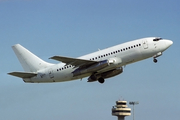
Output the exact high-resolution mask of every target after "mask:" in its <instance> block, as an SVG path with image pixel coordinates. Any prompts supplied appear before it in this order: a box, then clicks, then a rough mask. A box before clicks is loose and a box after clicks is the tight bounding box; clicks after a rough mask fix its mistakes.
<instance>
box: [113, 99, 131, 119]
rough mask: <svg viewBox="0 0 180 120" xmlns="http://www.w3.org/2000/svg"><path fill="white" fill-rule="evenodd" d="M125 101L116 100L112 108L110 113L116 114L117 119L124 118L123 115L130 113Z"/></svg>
mask: <svg viewBox="0 0 180 120" xmlns="http://www.w3.org/2000/svg"><path fill="white" fill-rule="evenodd" d="M126 104H127V101H116V105H115V106H113V108H112V115H114V116H117V117H118V120H124V117H126V116H130V115H131V108H127V107H128V106H127V105H126Z"/></svg>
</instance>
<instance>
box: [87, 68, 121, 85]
mask: <svg viewBox="0 0 180 120" xmlns="http://www.w3.org/2000/svg"><path fill="white" fill-rule="evenodd" d="M122 72H123V68H122V67H119V68H116V69H113V70H110V71H107V72H104V73H101V74H93V75H91V76H90V77H89V78H88V82H94V81H97V80H98V79H99V78H101V77H102V78H110V77H114V76H116V75H119V74H121V73H122Z"/></svg>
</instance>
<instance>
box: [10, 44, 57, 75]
mask: <svg viewBox="0 0 180 120" xmlns="http://www.w3.org/2000/svg"><path fill="white" fill-rule="evenodd" d="M12 49H13V50H14V52H15V54H16V56H17V58H18V59H19V62H20V63H21V65H22V67H23V69H24V71H26V72H36V71H38V70H40V69H43V68H46V67H48V66H51V65H54V64H51V63H47V62H45V61H43V60H42V59H40V58H39V57H37V56H36V55H34V54H33V53H31V52H30V51H29V50H27V49H26V48H24V47H23V46H21V45H20V44H16V45H14V46H12Z"/></svg>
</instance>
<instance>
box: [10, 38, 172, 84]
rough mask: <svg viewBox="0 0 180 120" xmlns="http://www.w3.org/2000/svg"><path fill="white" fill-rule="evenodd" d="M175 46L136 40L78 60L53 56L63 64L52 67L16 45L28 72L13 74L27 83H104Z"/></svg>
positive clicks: (161, 41) (156, 40) (166, 42)
mask: <svg viewBox="0 0 180 120" xmlns="http://www.w3.org/2000/svg"><path fill="white" fill-rule="evenodd" d="M172 44H173V41H171V40H167V39H163V38H160V37H147V38H142V39H137V40H133V41H130V42H126V43H123V44H119V45H116V46H113V47H109V48H106V49H103V50H99V51H96V52H93V53H90V54H87V55H84V56H81V57H78V58H72V57H64V56H53V57H50V58H49V59H54V60H57V61H60V63H58V64H52V63H48V62H45V61H43V60H42V59H40V58H39V57H37V56H36V55H34V54H33V53H31V52H30V51H29V50H27V49H26V48H24V47H23V46H21V45H20V44H16V45H14V46H12V49H13V50H14V52H15V54H16V56H17V58H18V59H19V61H20V63H21V65H22V67H23V69H24V71H25V72H10V73H8V74H9V75H13V76H16V77H20V78H22V79H23V81H24V82H26V83H50V82H65V81H71V80H76V79H82V78H85V77H88V82H94V81H98V82H99V83H104V82H105V79H107V78H111V77H114V76H116V75H119V74H121V73H122V72H123V66H126V65H128V64H131V63H134V62H138V61H141V60H144V59H147V58H151V57H152V58H153V61H154V62H155V63H157V59H156V58H157V57H159V56H161V55H162V53H163V52H164V51H165V50H166V49H168V48H169V47H170V46H171V45H172Z"/></svg>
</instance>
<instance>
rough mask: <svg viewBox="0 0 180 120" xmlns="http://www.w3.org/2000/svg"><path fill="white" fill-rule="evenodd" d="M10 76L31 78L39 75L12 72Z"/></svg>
mask: <svg viewBox="0 0 180 120" xmlns="http://www.w3.org/2000/svg"><path fill="white" fill-rule="evenodd" d="M8 74H9V75H13V76H16V77H20V78H31V77H34V76H36V75H37V73H31V72H11V73H8Z"/></svg>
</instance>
